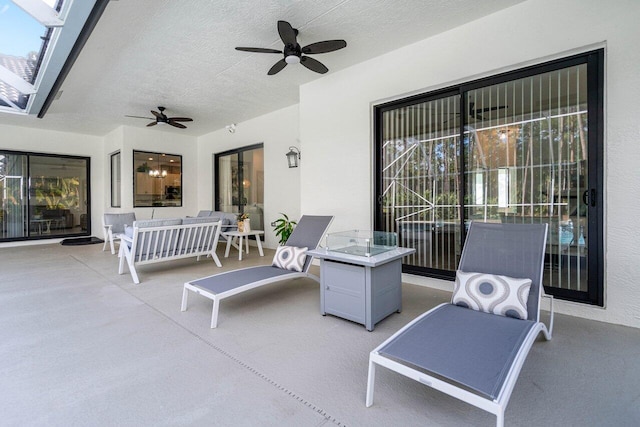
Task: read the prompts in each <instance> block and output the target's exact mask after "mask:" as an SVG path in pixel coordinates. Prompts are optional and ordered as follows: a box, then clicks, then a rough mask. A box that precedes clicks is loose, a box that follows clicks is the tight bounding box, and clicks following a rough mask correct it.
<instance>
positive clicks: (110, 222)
mask: <svg viewBox="0 0 640 427" xmlns="http://www.w3.org/2000/svg"><path fill="white" fill-rule="evenodd" d="M135 220H136V214H135V213H134V212H128V213H106V214H104V216H103V218H102V225H103V227H104V245H103V246H102V250H103V251H104V250H105V249H106V248H107V244H108V245H110V246H111V253H112V254H114V255H115V253H116V250H115V247H114V242H115V241H116V240H120V235H121V234H123V233H124V226H125V225H133V221H135Z"/></svg>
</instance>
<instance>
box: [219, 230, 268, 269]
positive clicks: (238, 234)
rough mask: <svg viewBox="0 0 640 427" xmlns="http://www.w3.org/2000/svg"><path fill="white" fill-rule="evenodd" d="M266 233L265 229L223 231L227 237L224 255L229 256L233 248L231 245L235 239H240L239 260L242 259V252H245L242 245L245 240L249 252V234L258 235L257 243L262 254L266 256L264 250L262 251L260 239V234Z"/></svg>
mask: <svg viewBox="0 0 640 427" xmlns="http://www.w3.org/2000/svg"><path fill="white" fill-rule="evenodd" d="M261 234H264V230H251V231H237V230H233V231H225V232H223V233H222V235H223V236H224V237H226V238H227V248H226V249H225V251H224V257H225V258H229V251H230V250H231V245H232V244H233V241H234V240H235V239H238V240H239V242H238V260H240V261H242V253H243V252H244V250H243V249H244V248H243V246H242V243H243V241H245V242H246V248H247V253H249V236H256V243H257V245H258V252H259V253H260V256H264V252H263V251H262V242H261V241H260V235H261Z"/></svg>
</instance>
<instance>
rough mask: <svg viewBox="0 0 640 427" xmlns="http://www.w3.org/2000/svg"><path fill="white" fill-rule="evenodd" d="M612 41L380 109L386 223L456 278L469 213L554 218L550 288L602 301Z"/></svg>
mask: <svg viewBox="0 0 640 427" xmlns="http://www.w3.org/2000/svg"><path fill="white" fill-rule="evenodd" d="M602 92H603V51H601V50H599V51H595V52H589V53H586V54H582V55H578V56H575V57H571V58H567V59H564V60H559V61H554V62H550V63H546V64H542V65H540V66H536V67H530V68H527V69H523V70H518V71H515V72H512V73H507V74H503V75H499V76H495V77H492V78H488V79H483V80H481V81H475V82H470V83H468V84H463V85H460V86H458V87H454V88H448V89H447V90H444V91H440V92H437V93H430V94H424V95H419V96H415V97H412V98H410V99H405V100H401V101H397V102H393V103H389V104H385V105H382V106H379V107H376V111H375V120H376V129H377V136H376V144H377V147H376V169H377V178H376V193H377V195H378V200H379V205H378V207H377V210H376V225H375V226H376V229H379V230H384V231H396V232H397V233H398V234H399V236H400V238H401V244H402V245H403V246H408V247H413V248H415V249H416V254H415V255H413V256H411V257H408V260H407V261H406V264H405V265H404V270H405V271H407V272H411V273H414V274H421V275H428V276H435V277H443V278H451V277H453V276H454V274H455V270H456V267H457V265H458V261H459V257H460V254H461V249H462V244H463V242H464V236H465V232H466V227H467V226H468V223H469V221H471V220H476V221H483V222H502V223H546V224H548V225H549V235H548V239H547V249H546V252H547V255H546V258H547V259H546V267H545V275H544V284H545V290H546V291H547V292H548V293H550V294H553V295H556V296H558V297H561V298H565V299H570V300H574V301H581V302H587V303H591V304H599V305H602V304H603V279H602V263H603V258H602V204H601V203H600V202H599V201H600V200H602V189H603V184H602V182H603V175H602V153H603V149H602V140H603V136H602V135H603V124H602V108H603V101H602Z"/></svg>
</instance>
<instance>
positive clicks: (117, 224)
mask: <svg viewBox="0 0 640 427" xmlns="http://www.w3.org/2000/svg"><path fill="white" fill-rule="evenodd" d="M135 220H136V214H135V213H134V212H127V213H105V214H104V225H110V226H111V232H112V233H116V234H117V233H124V231H125V230H124V226H125V225H133V223H134V221H135Z"/></svg>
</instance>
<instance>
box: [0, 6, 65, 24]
mask: <svg viewBox="0 0 640 427" xmlns="http://www.w3.org/2000/svg"><path fill="white" fill-rule="evenodd" d="M11 1H12V2H13V3H15V4H16V6H18V7H19V8H20V9H22V10H24V11H25V12H27V13H28V14H29V15H31V16H32V17H33V18H34V19H35V20H36V21H38V22H39V23H41V24H42V25H44V26H45V27H48V28H51V27H62V26H63V25H64V21H63V20H62V19H60V17H59V15H58V12H56V11H55V10H54V9H52V8H51V7H50V6H49V5H47V4H46V3H45V2H43V1H42V0H11Z"/></svg>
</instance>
